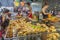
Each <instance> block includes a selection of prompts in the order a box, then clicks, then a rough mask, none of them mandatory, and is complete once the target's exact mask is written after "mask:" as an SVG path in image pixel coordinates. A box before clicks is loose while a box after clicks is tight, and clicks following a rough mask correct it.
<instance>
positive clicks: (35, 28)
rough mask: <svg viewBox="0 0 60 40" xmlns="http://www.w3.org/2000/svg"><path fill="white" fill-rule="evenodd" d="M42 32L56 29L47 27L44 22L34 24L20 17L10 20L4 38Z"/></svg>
mask: <svg viewBox="0 0 60 40" xmlns="http://www.w3.org/2000/svg"><path fill="white" fill-rule="evenodd" d="M44 32H48V33H51V32H56V29H55V27H54V26H51V27H48V26H46V25H45V24H39V23H36V25H33V24H31V22H26V21H25V19H24V18H22V19H17V20H11V21H10V23H9V26H8V28H7V31H6V38H12V37H17V36H18V37H19V36H26V35H32V34H38V33H44ZM48 35H50V34H47V37H48ZM52 35H53V33H52ZM54 35H55V34H54ZM58 35H59V34H58ZM49 37H50V36H49ZM57 38H58V37H57Z"/></svg>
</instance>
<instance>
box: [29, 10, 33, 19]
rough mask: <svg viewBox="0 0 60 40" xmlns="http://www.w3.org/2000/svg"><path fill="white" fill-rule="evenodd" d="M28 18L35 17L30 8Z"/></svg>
mask: <svg viewBox="0 0 60 40" xmlns="http://www.w3.org/2000/svg"><path fill="white" fill-rule="evenodd" d="M28 18H30V19H32V18H33V16H32V12H31V10H29V12H28Z"/></svg>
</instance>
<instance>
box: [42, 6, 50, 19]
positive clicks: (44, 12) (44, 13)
mask: <svg viewBox="0 0 60 40" xmlns="http://www.w3.org/2000/svg"><path fill="white" fill-rule="evenodd" d="M48 7H49V5H45V6H44V7H43V8H42V14H43V19H46V18H47V17H48V13H47V12H46V10H47V8H48Z"/></svg>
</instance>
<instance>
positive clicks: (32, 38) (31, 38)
mask: <svg viewBox="0 0 60 40" xmlns="http://www.w3.org/2000/svg"><path fill="white" fill-rule="evenodd" d="M47 34H51V33H46V32H44V33H40V34H33V35H27V36H20V37H13V38H4V40H42V38H43V39H47V38H46V35H47ZM59 34H60V33H59ZM58 40H60V36H59V37H58Z"/></svg>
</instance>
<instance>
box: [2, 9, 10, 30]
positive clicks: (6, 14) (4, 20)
mask: <svg viewBox="0 0 60 40" xmlns="http://www.w3.org/2000/svg"><path fill="white" fill-rule="evenodd" d="M10 19H11V14H10V12H9V10H8V9H5V10H4V11H3V15H2V25H1V26H2V29H3V30H5V29H6V27H7V26H8V25H9V20H10Z"/></svg>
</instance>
